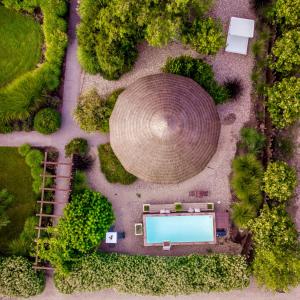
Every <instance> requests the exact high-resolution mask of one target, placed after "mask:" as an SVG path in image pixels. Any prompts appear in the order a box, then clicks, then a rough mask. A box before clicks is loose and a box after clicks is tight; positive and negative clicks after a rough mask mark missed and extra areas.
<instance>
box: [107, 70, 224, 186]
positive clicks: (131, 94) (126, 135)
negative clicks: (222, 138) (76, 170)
mask: <svg viewBox="0 0 300 300" xmlns="http://www.w3.org/2000/svg"><path fill="white" fill-rule="evenodd" d="M109 124H110V143H111V146H112V149H113V151H114V152H115V154H116V156H117V157H118V158H119V160H120V162H121V163H122V165H123V166H124V167H125V169H126V170H127V171H128V172H130V173H132V174H133V175H135V176H137V177H139V178H141V179H143V180H145V181H150V182H155V183H178V182H181V181H184V180H186V179H188V178H190V177H192V176H194V175H196V174H198V173H199V172H200V171H201V170H203V169H204V168H205V166H206V165H207V163H208V162H209V160H210V159H211V157H212V156H213V155H214V153H215V151H216V149H217V145H218V139H219V133H220V122H219V117H218V113H217V111H216V108H215V105H214V102H213V100H212V98H211V97H210V96H209V95H208V94H207V92H206V91H205V90H204V89H203V88H202V87H201V86H199V85H198V84H197V83H196V82H195V81H193V80H191V79H189V78H186V77H182V76H178V75H172V74H156V75H151V76H146V77H143V78H140V79H138V80H137V81H136V82H134V83H133V84H131V85H130V86H129V87H128V88H127V89H126V90H125V91H124V92H122V93H121V95H120V96H119V98H118V100H117V103H116V105H115V107H114V110H113V113H112V115H111V117H110V121H109Z"/></svg>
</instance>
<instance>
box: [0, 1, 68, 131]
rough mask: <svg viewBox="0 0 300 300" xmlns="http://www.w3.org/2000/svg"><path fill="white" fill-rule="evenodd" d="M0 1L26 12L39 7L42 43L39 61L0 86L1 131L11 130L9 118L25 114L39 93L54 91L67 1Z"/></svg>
mask: <svg viewBox="0 0 300 300" xmlns="http://www.w3.org/2000/svg"><path fill="white" fill-rule="evenodd" d="M2 3H3V5H4V6H5V7H7V8H9V9H15V10H17V11H25V12H28V13H32V12H33V11H34V9H37V8H40V9H41V11H42V13H43V25H42V28H43V33H44V38H45V44H46V51H45V53H44V62H43V63H42V64H40V65H39V66H38V67H37V68H36V69H35V70H33V71H29V72H27V73H25V74H24V75H22V76H20V77H18V78H17V79H15V80H14V81H12V82H11V83H10V84H8V85H7V86H5V87H3V88H1V89H0V103H1V106H0V128H2V129H1V130H2V131H3V130H4V131H11V130H12V128H10V127H9V123H10V122H13V121H18V120H20V121H24V120H26V119H27V118H29V117H30V115H31V114H32V113H34V112H36V111H37V110H38V109H39V108H40V107H41V106H42V104H43V103H42V102H43V100H41V99H39V97H40V96H41V95H42V93H45V92H50V91H54V90H55V89H57V88H58V86H59V84H60V75H61V66H62V63H63V59H64V55H65V48H66V47H67V34H66V31H67V23H66V21H65V19H64V16H65V15H66V13H67V4H66V3H67V1H66V0H47V1H43V0H36V1H30V2H29V1H19V0H3V1H2Z"/></svg>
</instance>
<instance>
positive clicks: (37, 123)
mask: <svg viewBox="0 0 300 300" xmlns="http://www.w3.org/2000/svg"><path fill="white" fill-rule="evenodd" d="M60 123H61V117H60V113H59V112H58V111H56V110H55V109H53V108H44V109H42V110H40V111H39V112H38V113H37V114H36V115H35V117H34V130H36V131H38V132H40V133H43V134H51V133H53V132H55V131H57V130H58V129H59V128H60Z"/></svg>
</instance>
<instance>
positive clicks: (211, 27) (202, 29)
mask: <svg viewBox="0 0 300 300" xmlns="http://www.w3.org/2000/svg"><path fill="white" fill-rule="evenodd" d="M182 41H183V43H184V44H190V45H191V47H192V48H193V49H194V50H196V51H197V52H199V53H201V54H204V55H209V54H216V53H217V52H218V51H219V50H220V49H221V48H222V47H224V46H225V38H224V34H223V30H222V24H221V22H216V21H214V20H213V19H212V18H210V17H209V18H207V19H195V20H194V21H193V23H192V24H188V25H187V26H186V28H185V29H184V30H183V34H182Z"/></svg>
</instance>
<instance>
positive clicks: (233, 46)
mask: <svg viewBox="0 0 300 300" xmlns="http://www.w3.org/2000/svg"><path fill="white" fill-rule="evenodd" d="M253 36H254V20H250V19H243V18H237V17H231V19H230V25H229V31H228V36H227V43H226V49H225V51H226V52H232V53H238V54H243V55H246V54H247V50H248V40H249V38H253Z"/></svg>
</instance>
